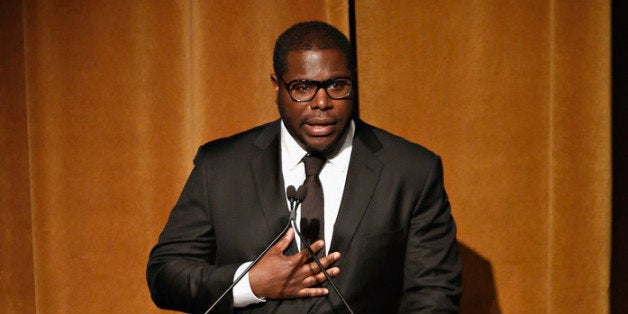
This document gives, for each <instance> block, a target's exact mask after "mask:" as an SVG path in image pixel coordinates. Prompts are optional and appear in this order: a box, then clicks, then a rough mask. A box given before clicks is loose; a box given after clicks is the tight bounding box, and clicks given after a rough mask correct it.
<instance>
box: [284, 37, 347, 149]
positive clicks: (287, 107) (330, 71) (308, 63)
mask: <svg viewBox="0 0 628 314" xmlns="http://www.w3.org/2000/svg"><path fill="white" fill-rule="evenodd" d="M287 65H288V70H287V71H286V72H285V73H284V74H283V77H277V76H276V75H275V74H273V75H272V81H273V86H274V87H275V92H276V93H277V106H278V107H279V113H280V115H281V119H282V120H283V122H284V124H285V125H286V128H287V129H288V132H290V134H291V135H292V136H293V137H294V138H295V139H296V140H297V141H298V142H299V143H300V144H301V145H303V146H305V149H306V150H307V151H309V152H319V153H323V154H325V155H328V156H329V155H333V154H335V153H336V152H337V150H338V149H339V148H340V145H341V143H340V139H341V138H342V136H343V135H344V133H345V131H346V130H347V127H348V125H349V120H350V119H351V115H352V112H353V97H354V96H353V95H351V97H350V98H349V99H331V98H330V97H329V96H328V95H327V93H326V92H325V89H324V88H321V89H319V90H318V92H317V93H316V95H314V98H313V99H312V100H310V101H308V102H297V101H294V100H292V98H291V97H290V94H289V93H288V90H287V86H286V85H285V83H284V82H282V79H283V81H285V82H287V83H289V82H291V81H293V80H313V81H325V80H328V79H330V78H340V77H351V78H352V77H353V73H352V71H351V70H350V69H348V68H347V65H346V61H345V57H344V55H343V53H342V52H341V51H340V50H335V49H324V50H302V51H291V52H289V53H288V58H287ZM353 90H354V92H355V83H354V88H353Z"/></svg>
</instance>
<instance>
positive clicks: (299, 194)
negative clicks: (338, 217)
mask: <svg viewBox="0 0 628 314" xmlns="http://www.w3.org/2000/svg"><path fill="white" fill-rule="evenodd" d="M290 187H292V186H289V187H288V189H290ZM292 188H293V189H294V187H292ZM292 193H293V194H289V195H288V199H289V200H290V207H291V208H290V210H291V213H290V222H289V223H290V225H292V229H294V231H295V232H296V234H297V235H298V236H299V239H301V243H302V244H303V246H305V248H306V249H307V251H308V252H309V253H310V256H312V258H313V259H314V262H316V265H318V268H319V269H320V270H321V272H323V274H324V275H325V278H326V279H327V281H328V282H329V284H330V285H331V287H332V288H333V289H334V291H335V292H336V294H337V295H338V297H339V298H340V300H341V301H342V303H343V304H344V306H345V308H347V310H349V313H351V314H353V310H351V307H350V306H349V304H348V303H347V301H346V300H345V298H344V296H343V295H342V293H340V290H338V287H336V284H334V282H333V281H332V280H331V277H330V276H329V274H328V273H327V270H326V269H325V267H323V265H322V264H321V261H320V260H319V259H318V257H317V256H316V254H314V251H312V248H310V243H307V241H306V240H305V239H304V238H303V235H302V234H301V230H299V228H298V227H297V224H296V212H297V211H296V207H297V206H299V204H301V203H303V200H304V199H305V196H306V195H307V188H306V187H305V186H303V185H302V186H300V187H299V189H298V190H297V191H296V195H295V194H294V192H292ZM290 195H293V197H294V200H293V199H291V198H290ZM293 202H295V203H296V206H295V207H294V209H295V210H293V208H292V207H293Z"/></svg>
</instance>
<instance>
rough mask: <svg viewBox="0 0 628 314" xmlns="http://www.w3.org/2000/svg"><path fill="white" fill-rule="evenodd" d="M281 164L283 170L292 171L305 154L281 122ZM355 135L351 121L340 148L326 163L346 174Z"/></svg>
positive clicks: (353, 124)
mask: <svg viewBox="0 0 628 314" xmlns="http://www.w3.org/2000/svg"><path fill="white" fill-rule="evenodd" d="M280 134H281V135H280V138H281V162H282V164H283V167H284V169H288V170H292V169H294V168H295V167H296V166H297V165H299V163H300V162H301V159H303V157H304V156H305V155H306V154H307V152H306V151H305V149H303V148H302V147H301V145H299V143H298V142H297V141H296V140H295V139H294V138H293V137H292V135H290V133H289V132H288V129H286V126H285V125H284V123H283V120H281V133H280ZM354 135H355V123H354V122H353V120H351V121H350V122H349V128H348V129H347V132H346V133H345V134H344V136H343V139H341V141H343V142H342V146H341V147H340V150H339V152H338V154H336V155H335V156H333V157H331V158H330V159H328V162H329V163H330V164H332V165H334V167H337V168H338V169H340V170H341V171H343V172H346V171H347V169H348V168H349V161H350V160H351V150H352V148H353V137H354Z"/></svg>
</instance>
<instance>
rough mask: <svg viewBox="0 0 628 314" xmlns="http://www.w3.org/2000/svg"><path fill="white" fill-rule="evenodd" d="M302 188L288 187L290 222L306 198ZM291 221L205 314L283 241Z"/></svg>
mask: <svg viewBox="0 0 628 314" xmlns="http://www.w3.org/2000/svg"><path fill="white" fill-rule="evenodd" d="M302 188H303V186H300V187H299V189H298V191H297V189H295V188H294V186H292V185H291V186H288V189H287V190H286V196H287V197H288V200H289V201H290V220H295V219H296V208H297V207H298V206H299V204H301V202H303V199H304V198H305V191H304V188H303V189H302ZM299 191H301V192H299ZM300 196H302V197H300ZM290 220H289V221H288V223H287V224H286V226H285V227H284V228H283V230H281V232H280V233H279V234H278V235H277V237H276V238H275V239H274V240H273V241H272V242H270V244H269V245H268V246H267V247H266V248H265V249H264V251H262V253H260V254H259V255H258V256H257V258H255V260H253V262H252V263H251V264H249V266H247V267H246V268H245V269H244V271H243V272H242V273H241V274H240V275H239V276H238V277H237V278H236V279H235V280H234V281H233V283H232V284H231V285H230V286H229V288H227V290H225V291H224V292H223V293H222V294H221V295H220V297H218V299H217V300H216V301H214V303H212V305H211V306H210V307H209V308H208V309H207V311H205V313H204V314H208V313H210V312H211V311H212V310H213V309H214V308H215V307H216V305H218V303H220V301H222V299H224V297H225V296H226V295H227V293H229V291H231V290H233V287H235V285H237V284H238V282H240V280H242V278H244V276H245V275H246V274H248V273H249V271H250V270H251V268H253V266H255V264H257V262H258V261H259V260H260V259H261V258H262V256H264V254H266V252H268V250H270V248H271V247H272V246H273V245H275V243H277V241H279V239H281V237H282V236H283V234H284V233H286V231H288V228H290Z"/></svg>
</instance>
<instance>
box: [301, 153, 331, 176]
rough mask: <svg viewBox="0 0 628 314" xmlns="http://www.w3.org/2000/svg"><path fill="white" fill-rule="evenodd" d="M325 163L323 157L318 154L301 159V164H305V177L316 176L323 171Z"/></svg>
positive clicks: (325, 159)
mask: <svg viewBox="0 0 628 314" xmlns="http://www.w3.org/2000/svg"><path fill="white" fill-rule="evenodd" d="M326 161H327V158H325V156H322V155H320V154H308V155H306V156H305V157H303V163H304V164H305V176H306V177H310V176H317V175H318V174H319V173H320V172H321V169H323V165H324V164H325V162H326Z"/></svg>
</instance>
